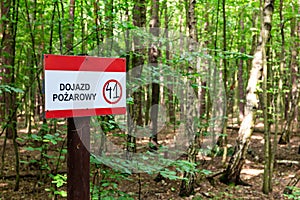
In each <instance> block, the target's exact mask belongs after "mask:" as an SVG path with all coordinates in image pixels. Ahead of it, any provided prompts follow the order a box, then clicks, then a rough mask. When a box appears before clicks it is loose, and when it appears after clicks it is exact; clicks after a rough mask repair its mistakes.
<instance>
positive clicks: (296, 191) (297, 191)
mask: <svg viewBox="0 0 300 200" xmlns="http://www.w3.org/2000/svg"><path fill="white" fill-rule="evenodd" d="M288 189H289V190H290V191H292V192H291V194H284V196H285V197H287V198H289V199H296V200H299V199H300V188H298V187H295V186H289V187H288Z"/></svg>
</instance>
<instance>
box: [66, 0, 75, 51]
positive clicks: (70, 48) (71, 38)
mask: <svg viewBox="0 0 300 200" xmlns="http://www.w3.org/2000/svg"><path fill="white" fill-rule="evenodd" d="M74 17H75V0H70V9H69V23H68V27H69V31H68V35H67V38H66V48H67V53H68V54H69V55H73V54H74V49H73V43H74V23H75V22H74Z"/></svg>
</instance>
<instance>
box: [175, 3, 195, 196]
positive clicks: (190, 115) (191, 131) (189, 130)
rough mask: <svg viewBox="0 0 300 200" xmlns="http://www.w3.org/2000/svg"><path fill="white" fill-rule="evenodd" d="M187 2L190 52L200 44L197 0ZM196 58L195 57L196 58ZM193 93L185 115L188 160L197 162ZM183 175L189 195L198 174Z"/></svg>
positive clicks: (182, 193)
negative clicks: (196, 8)
mask: <svg viewBox="0 0 300 200" xmlns="http://www.w3.org/2000/svg"><path fill="white" fill-rule="evenodd" d="M186 4H187V5H188V11H187V16H186V17H187V24H188V30H189V38H190V40H191V41H190V42H189V51H190V52H195V51H196V49H197V47H198V44H197V41H198V38H197V28H196V24H197V20H196V15H195V4H196V1H195V0H187V1H186ZM194 59H195V58H194ZM195 65H196V59H195V60H194V61H193V62H191V65H190V66H188V73H189V74H192V72H193V70H195ZM193 93H194V90H193V89H192V88H191V87H188V88H187V90H186V103H185V104H186V110H185V117H186V119H185V120H186V125H185V126H186V127H185V131H186V135H187V136H188V138H189V147H188V150H187V157H188V158H187V160H188V162H190V163H192V164H195V163H196V155H197V153H198V133H196V132H197V131H196V127H195V124H194V120H195V119H194V117H195V113H194V112H193V111H194V109H193V104H195V102H192V101H194V100H193V98H192V97H193ZM183 177H184V178H185V179H184V180H182V182H181V185H180V192H179V195H180V196H189V195H191V194H192V193H193V192H194V184H195V177H196V174H195V172H194V171H190V172H188V171H185V172H184V174H183Z"/></svg>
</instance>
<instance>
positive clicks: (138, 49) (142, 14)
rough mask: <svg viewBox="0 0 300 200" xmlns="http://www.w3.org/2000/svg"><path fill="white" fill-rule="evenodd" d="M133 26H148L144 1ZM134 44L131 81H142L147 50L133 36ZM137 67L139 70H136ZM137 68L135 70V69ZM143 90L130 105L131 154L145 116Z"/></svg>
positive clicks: (140, 1) (136, 9)
mask: <svg viewBox="0 0 300 200" xmlns="http://www.w3.org/2000/svg"><path fill="white" fill-rule="evenodd" d="M133 25H135V26H137V27H142V28H144V27H145V26H146V4H145V1H144V0H138V1H136V3H135V5H134V7H133ZM133 42H134V47H133V48H134V49H133V51H134V54H133V55H132V67H133V72H134V73H132V74H131V77H130V79H137V80H138V79H140V78H141V75H142V70H143V64H144V54H145V53H146V52H145V49H143V47H142V45H141V42H142V41H140V39H139V37H138V36H136V35H133ZM135 67H137V68H135ZM134 68H135V69H134ZM142 97H143V93H142V88H141V87H140V88H139V90H138V91H136V92H134V94H133V99H134V104H133V105H130V108H129V109H130V113H129V114H131V119H130V124H129V127H130V128H129V131H128V136H127V150H128V151H130V152H135V151H136V137H135V135H134V130H135V126H136V125H138V126H143V114H142V99H143V98H142Z"/></svg>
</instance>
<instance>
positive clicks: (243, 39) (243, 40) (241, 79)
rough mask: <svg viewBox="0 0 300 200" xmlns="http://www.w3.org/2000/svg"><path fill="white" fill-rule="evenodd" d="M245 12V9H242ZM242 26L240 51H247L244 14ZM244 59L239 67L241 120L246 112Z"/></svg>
mask: <svg viewBox="0 0 300 200" xmlns="http://www.w3.org/2000/svg"><path fill="white" fill-rule="evenodd" d="M242 12H243V11H242ZM240 27H241V47H240V53H241V54H244V53H245V42H246V41H245V33H244V31H245V28H244V14H243V13H242V14H241V20H240ZM243 63H244V62H243V59H241V60H240V62H239V69H238V91H239V120H240V121H242V120H243V118H244V114H245V110H244V107H245V103H244V101H245V93H244V80H243V74H244V67H243Z"/></svg>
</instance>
